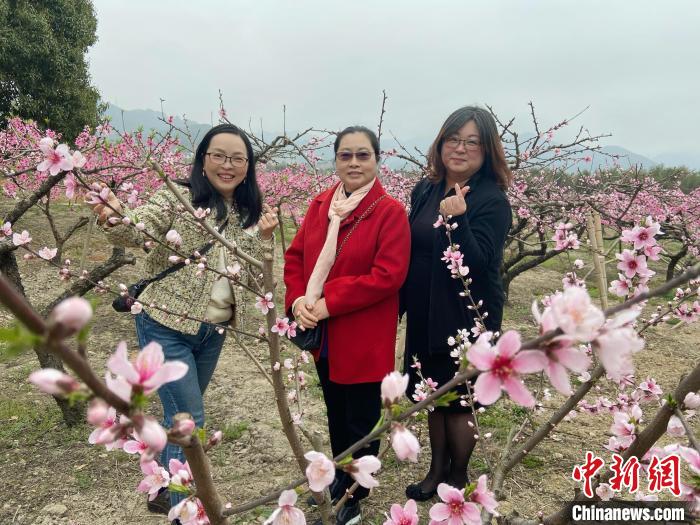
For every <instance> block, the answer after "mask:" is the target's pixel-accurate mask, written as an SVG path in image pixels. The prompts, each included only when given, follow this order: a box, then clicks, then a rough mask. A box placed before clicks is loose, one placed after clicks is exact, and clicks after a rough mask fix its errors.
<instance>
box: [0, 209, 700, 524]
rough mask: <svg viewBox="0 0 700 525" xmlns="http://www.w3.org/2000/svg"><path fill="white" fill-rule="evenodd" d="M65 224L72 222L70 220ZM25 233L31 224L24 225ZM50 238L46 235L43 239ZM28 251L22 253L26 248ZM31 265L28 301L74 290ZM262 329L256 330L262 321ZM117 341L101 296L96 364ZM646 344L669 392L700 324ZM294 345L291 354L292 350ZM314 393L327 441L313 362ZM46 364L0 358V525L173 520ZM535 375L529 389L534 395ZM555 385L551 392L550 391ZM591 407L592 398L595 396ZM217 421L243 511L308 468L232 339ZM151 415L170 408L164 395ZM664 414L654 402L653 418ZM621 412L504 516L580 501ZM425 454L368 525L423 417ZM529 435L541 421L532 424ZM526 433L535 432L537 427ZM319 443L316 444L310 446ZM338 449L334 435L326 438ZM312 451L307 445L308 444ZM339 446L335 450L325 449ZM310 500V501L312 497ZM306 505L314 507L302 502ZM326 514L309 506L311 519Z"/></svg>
mask: <svg viewBox="0 0 700 525" xmlns="http://www.w3.org/2000/svg"><path fill="white" fill-rule="evenodd" d="M59 219H60V220H59V225H61V226H63V227H65V225H66V224H67V223H68V221H67V219H66V218H65V217H61V218H59ZM25 223H26V224H30V225H31V226H32V228H33V229H32V233H33V234H34V238H35V245H37V246H41V245H43V244H40V242H42V241H43V242H44V243H45V244H48V245H50V246H51V245H53V244H52V242H51V238H50V232H49V231H48V230H46V232H45V233H43V234H42V233H38V232H39V231H40V229H41V228H44V226H42V225H43V224H45V223H44V222H43V220H42V219H41V218H40V217H39V216H38V215H37V214H30V215H29V217H28V218H27V219H25ZM19 228H21V224H19V225H16V227H15V229H19ZM41 237H43V239H40V238H41ZM89 244H90V249H89V253H88V254H87V255H88V257H87V259H88V260H89V261H90V262H91V263H95V262H98V261H101V260H104V259H105V258H106V257H107V256H108V254H109V247H108V246H106V245H105V244H104V241H103V240H102V239H101V237H100V236H99V235H97V234H96V235H94V236H93V238H92V239H91V240H90V243H89ZM82 245H83V242H82V237H81V236H79V237H77V238H76V239H73V240H71V241H70V242H69V244H68V246H67V252H66V254H65V256H68V257H70V258H71V259H72V260H74V261H76V264H77V261H78V260H79V259H80V256H81V252H82ZM18 253H21V252H18ZM564 264H565V261H564V260H562V261H555V262H553V263H552V264H549V265H548V268H543V267H540V268H537V269H535V270H532V271H529V272H527V273H526V274H524V275H522V276H520V277H518V278H517V279H516V280H515V281H514V282H513V284H512V288H511V299H510V304H509V305H508V307H507V309H506V313H505V328H517V329H519V330H522V331H523V333H524V334H525V335H526V336H528V335H534V333H535V329H534V325H533V324H532V321H531V316H530V304H531V302H532V301H533V299H534V298H538V297H541V296H542V295H543V294H545V293H550V292H551V291H552V290H553V289H555V288H558V287H560V286H561V280H560V279H561V275H562V272H563V271H564V270H565V266H564ZM20 268H21V271H22V276H23V280H24V285H25V287H26V291H27V294H28V296H29V298H30V300H31V301H32V302H33V303H34V304H35V305H36V306H41V305H42V304H45V303H46V302H48V301H49V300H50V299H51V298H53V297H55V296H56V295H57V294H58V293H59V291H60V290H61V289H62V287H63V286H64V284H63V283H61V282H60V281H59V280H58V279H57V277H56V276H57V270H56V269H53V268H50V267H48V266H47V265H46V264H45V263H41V262H37V261H30V262H24V261H20ZM139 268H140V265H137V266H136V267H135V268H134V267H126V268H123V269H122V270H120V271H119V272H118V274H117V278H116V280H117V282H125V283H131V282H132V281H135V280H136V279H137V277H138V275H139ZM9 322H10V317H9V315H8V314H7V312H3V311H2V310H0V324H3V325H6V324H7V323H9ZM256 326H257V325H256ZM120 340H126V341H127V342H128V344H129V348H130V349H132V350H135V349H136V340H135V334H134V326H133V320H132V319H131V317H130V315H128V314H116V313H115V312H113V311H112V309H111V308H110V306H109V301H107V300H103V301H102V303H101V304H100V306H99V307H98V309H97V312H96V316H95V323H94V328H93V331H92V335H91V337H90V341H89V357H90V359H91V361H92V363H93V364H94V366H95V367H96V368H97V369H99V370H102V369H103V367H104V364H105V362H106V360H107V358H108V356H109V355H110V353H111V352H112V351H113V350H114V348H115V347H116V344H117V342H118V341H120ZM646 340H647V347H646V349H645V350H644V351H643V352H641V353H640V354H639V355H638V356H637V360H636V361H637V366H638V368H637V379H638V381H641V380H643V379H644V378H646V377H647V376H652V377H654V378H655V379H656V380H657V381H658V382H659V383H660V384H661V386H662V387H663V388H664V391H670V390H672V389H673V388H675V386H676V385H677V383H678V380H679V378H680V377H681V375H682V374H683V373H685V372H686V371H687V370H689V369H690V368H691V367H693V366H695V365H696V364H697V362H698V359H699V358H700V348H698V342H700V323H698V324H696V325H691V326H682V327H678V328H675V327H671V326H663V327H660V328H658V329H655V330H651V331H649V332H648V333H647V336H646ZM249 347H250V348H251V349H252V350H253V351H254V353H255V354H256V355H257V357H258V358H259V359H260V360H261V361H262V362H263V363H266V362H267V361H268V359H267V355H266V348H265V347H263V346H261V345H259V344H252V343H251V344H249ZM292 352H293V350H292V349H291V348H288V349H287V350H286V352H285V354H286V356H291V355H292ZM307 367H308V368H307V373H308V375H309V388H308V390H307V391H306V395H305V396H304V425H305V426H306V428H308V429H309V430H311V431H314V430H318V431H320V432H323V434H324V436H325V419H324V418H325V414H324V407H323V401H322V398H321V391H320V387H319V386H318V384H317V380H316V378H315V373H314V372H313V367H312V366H310V365H307ZM36 368H37V361H36V358H35V356H34V355H33V354H32V353H27V354H24V355H22V356H20V357H18V358H15V359H13V360H11V361H8V362H4V363H0V471H1V472H2V477H3V480H2V484H0V524H2V525H5V524H14V523H16V524H24V525H29V524H33V525H49V524H51V525H53V524H57V525H58V524H60V525H111V524H118V523H119V524H134V525H135V524H151V523H152V524H157V523H165V522H166V520H165V518H164V517H163V516H159V515H154V514H150V513H149V512H147V510H146V507H145V497H144V496H143V495H142V494H139V493H137V492H136V490H135V488H136V485H137V484H138V482H139V481H140V479H141V473H140V470H139V467H138V461H137V460H136V459H135V458H134V457H132V456H129V455H128V454H126V453H124V452H121V451H119V452H107V451H105V450H104V448H102V447H95V446H91V445H89V444H88V443H87V436H88V435H89V433H90V428H88V427H87V426H78V427H76V428H70V429H69V428H67V427H66V426H65V425H64V423H63V422H62V420H61V416H60V413H59V411H58V409H57V407H56V405H55V403H54V401H53V400H52V399H51V398H50V397H48V396H46V395H43V394H41V393H39V392H38V391H37V390H36V389H35V388H33V387H32V386H31V385H30V384H29V383H28V382H27V380H26V378H27V376H28V375H29V373H30V372H31V371H32V370H34V369H36ZM537 384H538V381H537V380H535V381H533V382H532V383H531V386H533V387H535V386H536V385H537ZM552 390H553V389H552ZM614 390H615V389H614V387H613V386H612V385H610V384H608V383H602V384H601V385H600V387H596V392H595V395H607V396H609V397H611V398H614V397H615V392H614ZM588 399H589V400H590V401H593V400H594V397H593V396H589V398H588ZM561 401H562V398H561V397H559V396H557V395H554V396H553V398H552V400H551V401H548V402H546V403H545V407H544V410H543V411H542V412H541V413H538V414H535V415H534V421H535V422H539V421H542V420H543V419H544V418H546V417H547V416H548V414H549V413H550V412H551V410H552V409H553V408H555V407H556V406H558V405H559V404H560V403H561ZM206 408H207V425H208V427H209V428H212V429H222V430H223V431H224V435H225V439H224V442H223V443H222V444H221V445H220V446H219V447H217V448H215V449H214V451H213V453H212V455H211V460H212V463H213V467H214V468H213V471H214V476H215V481H216V484H217V486H218V487H219V489H220V492H221V494H222V496H223V498H224V500H225V501H230V502H232V503H233V504H234V505H236V504H240V503H243V502H246V501H249V500H251V499H254V498H256V497H259V496H261V495H263V494H265V493H267V492H268V491H271V490H272V489H274V488H276V487H278V486H280V485H282V484H286V483H288V482H289V481H291V480H293V479H295V478H297V477H298V476H299V472H298V470H297V467H296V464H295V463H294V461H293V459H292V457H291V454H290V452H289V447H288V445H287V443H286V440H285V438H284V436H283V434H282V432H281V425H280V423H279V421H278V416H277V409H276V405H275V403H274V400H273V397H272V388H271V387H270V385H269V384H268V383H267V382H266V380H265V379H264V378H263V377H262V376H261V375H260V374H259V373H258V372H257V371H256V368H255V366H254V365H253V363H252V362H251V361H250V359H249V358H248V357H247V356H246V355H245V354H244V353H243V352H242V351H241V349H240V348H238V347H237V345H236V344H235V342H234V341H233V339H232V338H229V340H228V341H227V343H226V346H225V349H224V352H223V354H222V358H221V361H220V363H219V365H218V368H217V370H216V373H215V375H214V379H213V381H212V383H211V386H210V387H209V390H208V392H207V396H206ZM150 410H151V412H152V413H153V414H159V411H160V407H159V402H158V400H157V399H154V400H153V401H152V403H151V406H150ZM653 410H654V407H652V406H647V408H646V409H645V413H646V414H647V415H650V414H651V413H652V412H653ZM521 417H522V415H521V411H520V410H519V409H517V407H515V406H514V405H513V404H512V403H510V402H509V401H507V400H501V401H499V402H498V403H497V404H496V405H495V406H493V407H491V408H489V409H488V410H487V412H486V413H485V414H484V415H483V416H482V418H481V424H482V426H483V427H484V428H483V430H482V433H485V432H487V431H490V432H492V433H493V437H492V438H491V439H490V440H482V441H481V442H480V443H479V445H478V446H477V449H476V450H475V453H474V456H473V459H472V462H471V465H470V475H471V478H472V479H475V478H476V477H477V476H478V475H480V474H482V473H489V471H490V466H493V465H494V464H495V463H496V462H497V460H498V457H499V455H500V453H501V451H502V448H503V445H504V443H505V440H506V435H507V433H508V430H509V428H510V427H511V426H512V425H513V424H514V423H517V422H519V421H521V419H520V418H521ZM611 422H612V417H611V416H610V415H599V416H595V417H591V416H586V415H579V416H578V417H576V418H574V419H573V420H571V421H570V422H565V423H563V424H562V425H561V426H560V427H559V428H557V430H556V431H555V432H554V433H553V434H552V435H551V436H550V438H549V439H547V440H546V441H545V442H543V443H542V444H541V445H540V447H538V448H537V449H536V450H534V451H533V452H532V454H531V455H530V456H529V457H528V458H527V459H526V461H525V462H524V463H523V464H521V465H520V466H518V467H516V468H515V469H514V470H513V471H512V472H511V474H510V476H509V477H508V480H507V481H506V484H505V495H506V498H507V501H504V502H503V503H502V506H501V508H500V510H501V511H502V513H505V514H507V513H510V512H511V511H517V512H518V513H519V514H520V515H521V516H527V517H535V515H536V514H537V512H538V511H543V512H544V513H545V514H546V513H549V512H552V511H554V510H556V509H558V508H559V506H560V504H561V502H562V501H564V500H566V499H570V498H571V496H572V494H573V490H574V488H575V484H574V482H573V481H572V480H571V469H572V467H573V465H575V464H577V463H581V462H582V460H583V458H584V453H585V450H595V451H596V452H597V453H598V454H599V455H602V456H603V457H604V458H606V459H607V460H608V461H609V453H607V451H604V449H602V444H603V443H604V442H606V441H607V436H605V435H604V434H605V433H606V432H607V431H608V429H609V427H610V424H611ZM414 425H415V429H414V430H415V432H416V433H417V434H418V435H419V438H420V441H421V445H422V447H423V448H422V451H423V453H422V454H421V455H420V460H419V462H418V463H417V464H413V463H399V462H398V461H396V460H395V458H393V457H392V455H391V454H389V455H388V456H387V459H386V460H385V461H384V465H383V470H382V472H381V475H380V483H381V485H380V486H379V487H378V488H377V489H375V490H374V492H373V494H372V496H371V498H370V499H369V500H367V501H366V503H365V504H364V507H363V509H364V510H363V514H364V519H363V523H365V524H381V523H383V522H384V520H385V516H384V513H385V512H387V511H388V510H389V507H390V505H391V503H393V502H399V501H400V502H403V501H404V500H405V496H404V488H405V486H406V484H408V483H410V482H413V481H415V480H419V479H421V477H422V475H423V474H424V473H425V472H426V471H427V466H428V463H429V445H428V439H427V427H426V424H425V416H424V415H423V416H419V417H417V418H416V420H415V422H414ZM528 428H531V427H528ZM528 432H529V430H528ZM306 445H307V446H309V445H308V444H306ZM325 445H326V447H327V446H328V441H327V439H326V440H325ZM309 448H310V446H309ZM326 452H328V450H326ZM301 499H303V498H300V503H301ZM431 504H432V503H431V502H426V503H422V504H420V505H419V507H420V510H419V512H420V515H421V523H427V521H428V517H427V514H428V509H429V507H430V505H431ZM301 506H302V508H305V507H304V506H303V504H301ZM271 509H272V507H266V508H259V509H256V510H254V511H251V512H249V513H248V514H245V515H241V516H238V517H236V519H233V520H231V521H232V523H261V522H262V521H264V519H265V517H266V516H268V515H269V513H270V511H271ZM316 517H317V514H316V513H315V511H313V510H310V509H309V510H308V513H307V520H308V521H309V522H312V521H313V520H314V519H315V518H316Z"/></svg>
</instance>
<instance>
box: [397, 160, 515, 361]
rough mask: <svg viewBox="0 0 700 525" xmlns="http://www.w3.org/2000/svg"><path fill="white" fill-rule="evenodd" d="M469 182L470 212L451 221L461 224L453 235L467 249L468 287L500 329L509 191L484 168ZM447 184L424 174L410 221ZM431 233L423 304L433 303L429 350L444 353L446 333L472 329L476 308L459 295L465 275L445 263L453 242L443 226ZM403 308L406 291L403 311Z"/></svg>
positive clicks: (414, 196) (489, 323)
mask: <svg viewBox="0 0 700 525" xmlns="http://www.w3.org/2000/svg"><path fill="white" fill-rule="evenodd" d="M468 184H469V186H470V191H469V193H467V195H466V197H465V199H466V202H467V212H466V213H465V214H463V215H461V216H458V217H454V218H453V219H452V220H451V221H450V223H454V222H456V223H457V225H458V226H457V229H456V230H454V231H453V232H452V238H453V242H455V243H456V244H459V247H460V248H459V249H460V251H461V252H462V253H463V254H464V265H465V266H468V267H469V274H468V276H467V277H469V278H471V279H472V284H471V286H470V291H471V293H472V296H473V298H474V302H475V303H476V302H478V301H479V300H483V302H484V304H483V306H482V308H480V311H481V312H482V313H483V312H484V311H486V312H488V316H487V317H486V318H485V324H486V328H487V329H488V330H491V331H496V330H500V329H501V320H502V318H503V304H504V302H505V296H504V294H503V283H502V280H501V274H500V267H501V262H502V260H503V246H504V244H505V240H506V236H507V235H508V231H509V230H510V226H511V208H510V203H509V202H508V198H507V197H506V194H505V192H504V191H503V190H502V189H501V188H500V187H499V186H498V185H497V184H496V179H495V177H494V176H493V175H491V174H487V173H484V172H483V171H480V172H478V173H476V174H475V175H474V176H472V177H471V179H470V180H469V182H468ZM444 185H445V182H444V180H443V181H440V182H437V183H431V182H430V181H429V180H428V179H422V180H421V181H419V182H418V183H417V184H416V186H415V188H414V189H413V191H412V193H411V213H410V215H409V222H410V223H411V224H412V223H413V221H414V219H415V217H416V215H417V214H418V213H419V211H420V210H421V208H422V207H423V206H424V205H425V203H426V202H428V201H432V199H431V198H430V197H431V196H434V195H433V192H440V194H441V195H442V194H444V191H445V190H444ZM449 195H454V189H452V190H450V192H449V193H448V196H449ZM433 202H434V201H433ZM436 219H437V213H436ZM433 234H434V239H433V258H432V271H431V276H430V279H431V280H430V304H429V305H425V307H426V308H429V309H430V310H429V327H428V332H429V333H428V337H429V352H430V354H444V353H449V352H450V350H451V348H450V347H449V346H448V345H447V338H448V337H449V336H454V335H455V334H456V333H457V330H458V329H461V328H466V329H467V330H469V329H471V328H472V327H473V326H474V314H473V312H472V311H471V310H468V309H467V308H466V306H467V305H468V304H471V302H470V301H469V300H468V299H467V298H464V297H460V295H459V292H462V291H464V288H463V285H462V283H461V281H460V280H459V279H452V277H451V274H450V270H449V269H448V268H447V267H446V263H445V262H444V261H441V260H440V259H441V257H442V256H443V255H442V254H443V251H444V250H446V249H447V247H448V246H449V241H448V238H447V235H446V234H445V228H444V227H440V228H436V229H435V230H434V233H433ZM405 311H406V305H405V302H404V294H402V305H401V315H403V313H404V312H405Z"/></svg>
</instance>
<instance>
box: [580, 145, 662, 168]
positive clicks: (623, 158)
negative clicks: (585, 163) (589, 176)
mask: <svg viewBox="0 0 700 525" xmlns="http://www.w3.org/2000/svg"><path fill="white" fill-rule="evenodd" d="M600 151H601V152H603V153H607V154H608V155H618V156H619V157H620V158H619V159H617V163H618V164H619V166H620V167H621V168H623V169H624V168H629V167H632V166H641V167H643V168H646V169H649V168H653V167H654V166H656V165H657V164H658V163H657V162H654V161H653V160H651V159H650V158H648V157H645V156H643V155H640V154H638V153H634V152H633V151H630V150H628V149H625V148H623V147H622V146H603V147H602V148H601V149H600ZM592 157H593V160H592V161H591V165H590V167H589V169H592V170H597V169H599V168H605V167H612V166H614V159H611V158H610V157H607V156H606V155H602V154H601V153H596V152H594V153H593V154H592Z"/></svg>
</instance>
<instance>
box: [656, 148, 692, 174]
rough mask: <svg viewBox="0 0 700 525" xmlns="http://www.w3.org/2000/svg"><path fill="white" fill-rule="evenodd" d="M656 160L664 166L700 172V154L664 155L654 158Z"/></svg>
mask: <svg viewBox="0 0 700 525" xmlns="http://www.w3.org/2000/svg"><path fill="white" fill-rule="evenodd" d="M654 160H655V161H656V162H658V163H659V164H663V165H664V166H685V167H686V168H690V169H691V170H700V153H688V152H687V151H685V152H677V153H662V154H661V155H657V156H656V157H654Z"/></svg>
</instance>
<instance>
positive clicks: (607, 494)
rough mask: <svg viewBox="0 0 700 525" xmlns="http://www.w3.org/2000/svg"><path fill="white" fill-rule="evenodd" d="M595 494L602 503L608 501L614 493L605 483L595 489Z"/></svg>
mask: <svg viewBox="0 0 700 525" xmlns="http://www.w3.org/2000/svg"><path fill="white" fill-rule="evenodd" d="M595 493H596V494H597V495H598V497H599V498H600V499H601V500H602V501H610V499H611V498H613V497H614V496H615V491H614V490H613V489H612V488H611V487H610V485H608V484H607V483H601V484H600V485H598V486H597V487H596V489H595Z"/></svg>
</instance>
